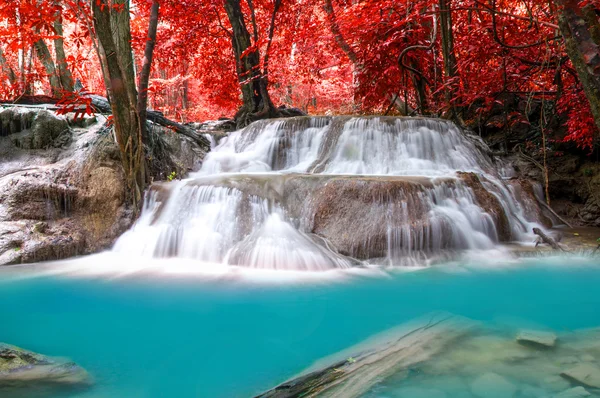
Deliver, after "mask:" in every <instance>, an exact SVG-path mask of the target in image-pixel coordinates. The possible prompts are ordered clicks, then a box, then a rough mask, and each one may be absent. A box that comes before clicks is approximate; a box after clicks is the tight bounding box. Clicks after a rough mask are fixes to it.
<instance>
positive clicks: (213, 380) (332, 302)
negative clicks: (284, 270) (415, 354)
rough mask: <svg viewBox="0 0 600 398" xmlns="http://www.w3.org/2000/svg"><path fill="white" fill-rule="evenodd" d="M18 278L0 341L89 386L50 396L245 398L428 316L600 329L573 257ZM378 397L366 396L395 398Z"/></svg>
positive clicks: (12, 277) (598, 311) (4, 302)
mask: <svg viewBox="0 0 600 398" xmlns="http://www.w3.org/2000/svg"><path fill="white" fill-rule="evenodd" d="M77 261H79V262H80V263H81V264H85V261H86V260H85V259H80V260H77ZM57 267H60V266H59V265H57ZM21 270H22V271H21ZM21 270H19V269H17V268H6V269H3V270H0V341H1V342H7V343H10V344H14V345H18V346H21V347H24V348H27V349H30V350H32V351H36V352H40V353H43V354H47V355H53V356H66V357H70V358H71V359H73V360H74V361H75V362H77V363H78V364H80V365H81V366H83V367H84V368H85V369H87V370H88V371H89V372H90V373H91V374H92V375H93V377H94V380H95V383H94V385H93V386H92V387H90V388H86V389H77V390H69V389H65V390H54V391H53V392H52V396H56V397H131V398H133V397H140V398H141V397H211V398H219V397H249V396H253V395H255V394H258V393H260V392H263V391H265V390H268V389H269V388H271V387H274V386H275V385H277V384H279V383H281V382H283V381H285V380H286V379H289V378H290V377H293V376H294V375H296V374H297V373H299V372H301V371H302V370H303V369H305V368H307V367H309V366H310V365H311V364H312V363H313V362H315V361H317V360H319V359H320V358H323V357H325V356H328V355H331V354H333V353H335V352H337V351H340V350H343V349H346V348H348V347H350V346H352V345H354V344H357V343H359V342H361V341H362V340H364V339H366V338H368V337H369V336H371V335H374V334H376V333H378V332H381V331H384V330H386V329H388V328H391V327H394V326H396V325H398V324H401V323H403V322H406V321H408V320H410V319H413V318H416V317H419V316H422V315H423V314H426V313H429V312H431V311H435V310H442V311H448V312H450V313H453V314H457V315H461V316H465V317H468V318H471V319H474V320H478V321H483V322H484V323H485V324H486V325H495V326H498V325H500V326H501V327H506V328H516V327H528V328H543V329H551V330H553V331H556V332H557V333H560V332H564V331H572V330H575V329H581V328H591V327H599V326H600V294H599V291H598V287H599V286H600V264H599V263H598V261H593V260H590V259H581V258H568V257H564V258H540V259H532V260H522V261H521V262H519V263H511V264H508V265H506V266H503V265H502V264H495V265H494V266H493V267H491V268H486V267H485V266H480V267H461V266H457V264H451V265H448V266H439V267H436V268H429V269H422V270H418V271H414V272H398V271H395V272H374V273H364V274H361V273H343V272H339V273H337V274H331V275H328V276H325V277H323V279H320V278H312V279H300V280H299V281H294V278H293V277H290V278H287V279H286V280H282V281H277V280H257V279H253V278H247V277H246V276H245V275H237V276H235V277H231V276H230V275H227V274H223V275H221V276H218V277H216V276H211V277H207V276H204V275H202V274H198V275H196V274H168V275H165V274H161V273H158V272H147V273H146V272H143V273H132V274H127V275H118V276H117V275H113V274H111V273H109V272H107V273H101V274H93V275H88V274H73V273H58V274H52V273H51V274H48V273H46V272H41V271H40V272H38V271H36V270H35V269H34V270H32V269H31V268H30V267H28V268H22V269H21ZM382 391H383V392H382V393H381V395H378V394H377V392H376V390H375V392H372V393H370V395H369V396H381V397H383V396H393V395H389V389H383V390H382ZM45 393H46V394H47V392H45ZM40 394H42V393H40ZM0 396H2V397H13V396H19V397H21V396H22V397H31V396H35V392H31V391H29V392H27V391H22V390H16V391H15V390H6V391H4V392H2V390H0ZM448 396H450V395H448Z"/></svg>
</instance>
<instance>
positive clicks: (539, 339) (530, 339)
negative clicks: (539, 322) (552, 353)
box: [517, 330, 556, 347]
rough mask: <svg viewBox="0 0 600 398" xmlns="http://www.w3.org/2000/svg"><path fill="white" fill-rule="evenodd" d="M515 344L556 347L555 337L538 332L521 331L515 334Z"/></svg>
mask: <svg viewBox="0 0 600 398" xmlns="http://www.w3.org/2000/svg"><path fill="white" fill-rule="evenodd" d="M517 342H519V343H520V344H523V345H530V346H538V347H539V346H541V347H554V346H555V345H556V335H555V334H554V333H551V332H543V331H540V330H522V331H520V332H519V334H517Z"/></svg>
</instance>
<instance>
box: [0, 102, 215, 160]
mask: <svg viewBox="0 0 600 398" xmlns="http://www.w3.org/2000/svg"><path fill="white" fill-rule="evenodd" d="M89 98H91V99H92V107H93V108H94V111H96V112H97V113H103V114H111V113H112V109H111V107H110V103H109V102H108V100H107V99H106V98H104V97H102V96H99V95H93V94H92V95H90V96H89ZM57 103H58V100H57V99H56V98H52V97H48V96H37V95H24V96H21V97H19V98H18V99H17V100H16V101H14V102H12V103H11V102H8V103H1V104H0V105H4V106H14V105H26V106H27V105H29V106H34V107H35V108H37V107H40V106H43V108H44V109H49V110H58V109H60V106H59V105H57ZM49 105H50V106H49ZM147 118H148V120H149V121H151V122H153V123H156V124H158V125H160V126H163V127H167V128H169V129H171V130H173V131H174V132H176V133H178V134H181V135H184V136H186V137H188V138H189V139H191V140H192V141H194V143H196V144H197V145H198V146H200V147H201V148H202V149H204V150H208V149H210V141H209V140H208V139H207V138H206V137H204V136H203V135H201V134H198V133H196V132H195V131H194V130H193V129H190V128H189V127H186V126H184V125H182V124H179V123H177V122H174V121H172V120H169V119H167V118H166V117H165V115H163V114H162V113H161V112H158V111H152V110H148V112H147Z"/></svg>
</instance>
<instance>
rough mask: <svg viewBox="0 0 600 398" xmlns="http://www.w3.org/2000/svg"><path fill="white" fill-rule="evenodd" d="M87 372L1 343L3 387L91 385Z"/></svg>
mask: <svg viewBox="0 0 600 398" xmlns="http://www.w3.org/2000/svg"><path fill="white" fill-rule="evenodd" d="M90 382H91V379H90V377H89V375H88V373H87V372H86V371H85V370H84V369H83V368H81V367H80V366H79V365H77V364H76V363H74V362H70V361H67V360H58V359H52V358H49V357H47V356H45V355H41V354H37V353H35V352H32V351H27V350H24V349H22V348H19V347H15V346H13V345H9V344H5V343H0V387H6V386H18V385H19V384H22V383H23V384H25V385H30V384H34V383H58V384H71V385H72V384H89V383H90Z"/></svg>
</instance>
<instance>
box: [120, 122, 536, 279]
mask: <svg viewBox="0 0 600 398" xmlns="http://www.w3.org/2000/svg"><path fill="white" fill-rule="evenodd" d="M482 147H483V144H481V143H478V142H477V141H476V140H475V139H470V138H466V136H465V135H464V134H463V133H462V132H461V131H460V130H459V129H458V128H457V127H456V126H454V125H453V124H452V123H449V122H445V121H438V120H429V119H401V118H344V117H334V118H325V117H316V118H295V119H282V120H274V121H261V122H257V123H254V124H252V125H251V126H249V127H247V128H246V129H243V130H240V131H236V132H234V133H231V134H230V136H229V137H227V138H224V139H223V140H222V141H221V143H220V144H218V145H216V146H215V147H214V148H213V150H212V151H211V152H210V153H209V154H208V155H207V157H206V159H205V161H204V164H203V166H202V169H201V170H200V171H199V172H198V173H195V174H193V175H191V176H190V178H189V179H187V180H183V181H177V182H171V183H168V184H163V185H161V186H160V187H159V188H158V189H156V190H155V191H151V192H150V193H149V194H148V195H147V201H146V204H145V206H144V209H143V211H142V216H141V217H140V219H139V220H138V222H137V223H136V225H135V226H134V227H133V228H132V229H131V230H130V231H128V232H127V233H125V234H124V235H123V236H122V237H121V238H120V239H119V240H118V241H117V243H116V244H115V247H114V251H117V252H127V253H129V254H132V255H137V256H143V257H155V258H157V257H158V258H165V257H179V258H188V259H196V260H201V261H203V262H206V263H212V264H214V263H218V264H221V265H222V266H229V265H239V266H245V267H252V268H263V269H275V270H277V269H279V270H283V269H284V270H304V271H323V270H328V269H337V268H348V267H351V266H354V265H357V264H364V265H367V264H380V265H392V266H398V265H412V264H422V263H425V262H427V261H429V260H430V259H432V258H435V257H439V256H441V255H444V254H448V253H452V252H455V251H457V250H471V251H472V250H492V249H497V248H498V243H499V241H500V240H502V239H503V238H504V240H506V236H504V237H503V236H501V235H500V233H499V231H500V226H499V225H498V220H499V218H498V217H497V215H496V218H495V217H494V214H492V213H491V212H490V211H493V209H486V208H484V207H483V205H484V203H479V202H478V195H477V194H476V193H475V192H474V191H473V189H472V188H471V187H469V186H468V185H467V184H465V183H464V182H463V181H462V180H461V179H460V178H458V175H457V173H458V172H473V173H476V174H477V175H478V176H479V178H480V180H481V182H482V184H483V186H484V187H485V190H487V191H488V192H489V194H488V195H489V196H491V197H492V198H494V197H495V198H496V201H497V202H498V203H499V204H500V207H501V209H502V211H503V212H504V213H505V215H506V220H507V223H508V229H509V230H510V231H509V232H508V233H509V234H510V239H513V240H523V239H528V237H529V235H528V234H527V232H528V231H531V228H532V227H533V226H538V227H539V225H538V224H537V223H536V221H537V220H535V219H528V218H527V216H526V215H525V214H524V213H525V212H524V209H523V206H522V205H521V204H520V203H519V202H518V201H517V200H516V199H515V197H514V196H513V193H512V191H511V189H509V188H508V187H507V186H506V185H505V183H504V181H503V180H502V178H501V177H500V175H499V174H498V173H497V172H496V171H495V170H494V167H493V165H492V162H491V160H490V159H489V158H488V157H487V155H485V154H484V153H483V152H482V150H481V149H480V148H482ZM502 168H503V170H504V171H503V174H505V173H506V167H505V166H503V167H502ZM341 175H343V177H340V176H341ZM373 176H377V177H373ZM392 176H402V177H392ZM413 177H419V178H413ZM331 184H339V186H340V189H342V191H334V192H333V197H332V198H330V199H327V198H325V196H324V195H325V194H324V193H323V192H329V191H331V189H330V188H328V187H331V186H332V185H331ZM356 184H359V185H360V187H361V188H360V189H355V188H354V187H355V186H356ZM382 184H383V185H382ZM382 186H383V187H384V189H383V188H381V187H382ZM377 187H380V188H377ZM328 189H329V191H327V190H328ZM381 189H383V191H382V190H381ZM485 190H484V191H485ZM346 191H348V192H350V193H349V194H347V195H348V196H347V197H345V196H336V192H346ZM371 192H372V195H371V196H369V195H370V193H371ZM382 192H383V193H382ZM480 195H481V194H480ZM357 196H360V199H357ZM365 198H366V199H365ZM332 212H333V213H335V217H338V219H331V217H330V213H332ZM327 217H329V218H327ZM323 218H325V219H326V221H323ZM381 231H383V232H381ZM317 232H318V233H319V234H320V235H322V236H317V235H315V233H317ZM332 234H333V235H332ZM382 234H383V235H385V236H384V238H383V242H382V238H381V236H382ZM505 235H506V232H505ZM323 237H326V238H328V239H323ZM332 242H333V243H332ZM334 243H336V244H337V245H338V247H336V244H334ZM382 245H383V246H385V247H383V248H382V247H381V246H382ZM338 251H340V252H342V253H345V254H346V255H347V256H353V257H361V258H362V259H363V260H366V261H358V260H355V259H352V258H349V257H346V256H344V255H341V254H338ZM382 252H383V254H382Z"/></svg>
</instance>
